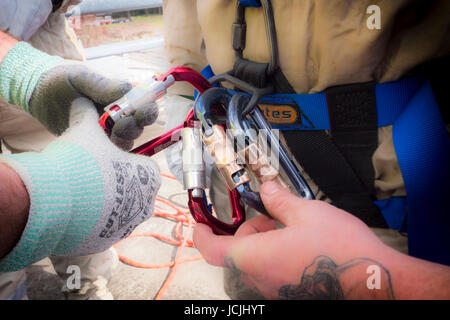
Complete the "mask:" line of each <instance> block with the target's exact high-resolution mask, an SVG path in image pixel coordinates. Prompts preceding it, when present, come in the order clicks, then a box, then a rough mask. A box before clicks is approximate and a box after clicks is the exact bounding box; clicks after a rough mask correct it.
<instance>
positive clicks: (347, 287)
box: [278, 255, 394, 300]
mask: <svg viewBox="0 0 450 320" xmlns="http://www.w3.org/2000/svg"><path fill="white" fill-rule="evenodd" d="M369 266H376V267H377V268H378V269H377V270H379V271H380V272H379V275H376V276H379V278H380V279H378V281H379V282H380V283H379V288H375V289H376V290H380V292H379V293H380V295H379V296H380V297H381V298H383V299H394V292H393V289H392V283H391V276H390V273H389V271H388V270H387V269H386V268H385V267H383V266H382V265H381V264H380V263H378V262H377V261H375V260H372V259H368V258H356V259H352V260H350V261H348V262H346V263H344V264H342V265H337V264H336V263H335V262H334V261H333V260H332V259H331V258H329V257H327V256H323V255H321V256H318V257H316V258H315V259H314V261H313V263H311V264H310V265H309V266H307V267H306V268H305V270H304V271H303V274H302V277H301V279H300V284H288V285H284V286H282V287H281V288H280V289H279V292H278V294H279V298H280V299H292V300H299V299H317V300H325V299H330V300H334V299H345V298H353V299H358V298H359V297H358V294H363V293H364V291H365V290H367V293H373V292H370V291H369V290H373V289H374V288H372V289H370V288H369V287H368V284H367V280H368V279H369V277H370V273H369V274H368V273H367V270H368V269H367V268H368V267H369ZM344 279H345V280H344ZM350 293H351V294H350ZM349 295H350V297H349ZM360 298H364V296H360Z"/></svg>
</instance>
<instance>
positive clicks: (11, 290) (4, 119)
mask: <svg viewBox="0 0 450 320" xmlns="http://www.w3.org/2000/svg"><path fill="white" fill-rule="evenodd" d="M80 2H81V1H80V0H64V1H61V4H60V7H59V9H57V10H56V11H54V12H53V13H52V14H51V15H50V16H49V17H48V19H47V20H46V22H45V24H43V25H42V26H41V27H40V28H39V29H38V30H37V31H36V32H35V33H34V34H33V35H32V36H31V38H30V39H29V40H28V42H29V43H30V44H31V45H33V46H34V47H35V48H37V49H39V50H42V51H44V52H46V53H48V54H50V55H57V56H60V57H62V58H65V59H69V60H77V61H85V56H84V49H83V47H82V45H81V43H79V41H78V39H77V37H76V34H75V32H74V30H73V29H72V28H71V27H70V26H69V25H68V23H67V22H66V19H65V17H64V13H65V12H66V11H67V9H68V8H69V6H72V5H76V4H78V3H80ZM55 139H56V136H54V135H53V134H51V133H50V132H49V131H48V130H47V129H46V128H45V127H44V126H43V125H42V124H41V123H40V122H39V121H38V120H36V119H35V118H33V117H32V116H31V115H30V114H29V113H27V112H25V111H24V110H23V109H22V108H20V107H18V106H14V105H10V104H8V103H6V102H5V101H4V100H3V99H2V98H0V140H1V141H2V142H3V145H4V146H6V148H7V149H8V150H9V151H10V152H12V153H20V152H27V151H33V152H40V151H41V150H43V149H44V148H45V146H47V145H48V144H49V143H50V142H52V141H54V140H55ZM4 151H6V150H4ZM50 259H51V261H52V264H53V267H54V268H55V271H56V273H57V274H58V275H59V277H60V278H61V279H62V280H63V281H64V284H65V285H64V288H63V292H64V294H65V296H66V297H67V298H69V299H107V300H110V299H113V296H112V294H111V292H109V290H108V288H107V283H108V281H109V280H110V278H111V276H112V267H113V266H114V265H115V264H117V263H118V258H117V254H116V253H115V252H114V249H110V250H108V251H105V252H103V253H98V254H93V255H89V256H84V257H50ZM71 265H76V266H78V267H80V274H81V279H80V280H81V288H80V290H69V289H68V288H67V286H66V281H67V279H68V278H69V277H70V276H71V275H72V273H68V271H67V270H68V267H69V266H71ZM11 298H14V299H27V294H26V272H25V270H20V271H16V272H0V299H2V300H4V299H11Z"/></svg>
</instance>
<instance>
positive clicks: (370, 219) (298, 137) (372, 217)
mask: <svg viewBox="0 0 450 320" xmlns="http://www.w3.org/2000/svg"><path fill="white" fill-rule="evenodd" d="M283 135H284V137H285V139H286V142H287V144H288V146H289V147H290V149H291V151H292V153H293V154H294V156H295V158H296V159H297V160H298V161H299V163H300V164H301V165H302V167H303V168H304V169H305V171H306V172H307V173H308V175H309V176H310V177H311V178H312V179H313V180H314V182H315V183H316V184H317V185H318V186H319V188H320V189H321V190H322V191H323V192H324V193H325V194H326V195H327V196H328V197H330V199H331V200H332V201H333V203H334V205H336V206H337V207H338V208H341V209H343V210H345V211H348V212H350V213H352V214H353V215H355V216H356V217H358V218H359V219H361V220H362V221H364V222H365V223H366V224H367V225H369V226H371V227H380V228H383V227H386V222H385V221H384V218H383V216H382V215H381V214H380V212H379V211H378V208H377V207H376V206H375V205H374V204H373V202H372V201H373V200H372V199H371V197H370V195H369V194H368V192H367V191H366V190H365V188H364V185H363V184H362V182H361V180H360V179H359V178H358V177H357V175H356V173H355V171H354V170H353V169H352V168H351V167H350V165H349V163H348V161H347V159H345V158H344V156H343V155H342V153H341V152H340V150H339V149H338V148H337V146H336V145H335V144H334V143H333V141H332V140H331V139H330V137H329V136H328V134H327V133H326V132H325V131H283Z"/></svg>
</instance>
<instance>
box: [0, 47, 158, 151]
mask: <svg viewBox="0 0 450 320" xmlns="http://www.w3.org/2000/svg"><path fill="white" fill-rule="evenodd" d="M131 88H132V85H131V84H130V83H128V82H123V81H118V80H112V79H108V78H105V77H103V76H101V75H100V74H98V73H96V72H94V71H92V70H91V69H90V68H88V67H87V66H86V65H84V64H82V63H79V62H74V61H69V60H64V59H62V58H60V57H56V56H49V55H48V54H46V53H43V52H41V51H39V50H36V49H35V48H33V47H32V46H31V45H29V44H27V43H25V42H19V43H18V44H17V45H16V46H15V47H14V48H12V49H11V50H10V51H9V52H8V54H7V55H6V57H5V59H4V60H3V62H2V64H1V65H0V96H2V97H3V98H4V99H5V100H6V101H7V102H9V103H10V104H15V105H18V106H21V107H22V108H23V109H24V110H25V111H27V112H29V113H30V114H31V115H32V116H33V117H35V118H37V119H38V120H39V121H40V122H41V123H42V124H43V125H44V126H45V127H46V128H47V129H48V130H49V131H50V132H52V133H53V134H56V135H60V134H61V133H63V132H64V131H65V130H66V129H67V127H68V124H69V112H70V107H71V104H72V102H73V101H74V100H75V99H77V98H80V97H87V98H89V99H91V100H92V101H93V102H94V103H95V105H96V107H97V110H98V112H99V114H101V113H103V112H104V111H103V108H104V107H105V106H107V105H109V104H110V103H112V102H114V101H116V100H118V99H119V98H121V97H122V96H124V95H125V94H126V93H127V92H128V91H130V89H131ZM157 117H158V107H157V105H156V104H155V103H150V104H148V105H145V106H142V107H141V108H140V109H138V110H137V111H136V112H135V113H134V114H133V115H131V116H129V117H126V118H123V119H121V120H120V121H118V122H117V123H116V124H115V126H114V127H113V129H112V131H113V135H112V137H111V140H112V141H113V142H114V143H116V144H117V145H118V146H120V147H121V148H122V149H130V148H131V147H132V145H133V140H134V139H136V138H137V137H138V136H139V135H140V134H141V133H142V132H143V128H144V126H147V125H150V124H152V123H153V122H154V121H155V120H156V118H157Z"/></svg>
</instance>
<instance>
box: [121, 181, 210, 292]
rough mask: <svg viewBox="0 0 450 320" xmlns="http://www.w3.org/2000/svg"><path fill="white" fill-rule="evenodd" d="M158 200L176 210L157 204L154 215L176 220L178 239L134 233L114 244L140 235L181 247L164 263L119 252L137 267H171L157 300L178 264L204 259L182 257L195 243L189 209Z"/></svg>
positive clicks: (126, 261) (154, 234) (129, 263)
mask: <svg viewBox="0 0 450 320" xmlns="http://www.w3.org/2000/svg"><path fill="white" fill-rule="evenodd" d="M161 176H163V177H165V178H169V179H173V180H176V178H174V177H172V176H169V175H167V174H161ZM156 201H157V202H160V203H163V204H164V205H166V206H168V207H170V208H172V209H174V210H175V213H170V212H166V211H165V209H164V208H162V207H160V206H158V205H157V204H155V212H154V216H158V217H162V218H166V219H169V220H172V221H174V222H176V225H175V227H174V233H175V237H176V239H173V238H169V237H165V236H163V235H160V234H157V233H133V234H131V235H130V236H128V237H127V238H125V239H123V240H121V241H119V242H118V243H116V244H115V245H114V248H116V249H117V246H118V245H119V244H120V243H121V242H123V241H126V240H128V239H132V238H138V237H153V238H156V239H159V240H161V241H164V242H166V243H169V244H171V245H174V246H178V247H179V248H178V249H177V253H176V255H175V259H174V260H173V261H170V262H169V263H164V264H146V263H141V262H137V261H134V260H132V259H130V258H127V257H125V256H123V255H121V254H119V253H118V256H119V259H120V260H121V261H122V262H124V263H126V264H128V265H130V266H133V267H136V268H143V269H162V268H171V270H170V272H169V275H168V276H167V278H166V280H165V281H164V282H163V284H162V285H161V287H160V289H159V290H158V293H157V294H156V296H155V300H160V299H161V297H162V295H163V294H164V293H165V292H166V291H167V288H168V287H169V285H170V283H171V282H172V280H173V278H174V276H175V273H176V270H177V267H178V265H179V264H182V263H186V262H192V261H198V260H202V259H203V257H202V256H200V255H199V256H195V257H191V258H182V255H183V251H184V248H185V247H193V246H194V243H193V242H192V241H191V240H189V237H190V236H191V232H192V227H193V226H194V225H195V220H194V219H193V218H192V216H191V215H190V213H189V211H183V210H181V209H180V208H178V207H177V206H175V205H174V204H173V203H171V202H169V201H167V200H164V199H162V198H156ZM186 225H187V227H188V228H187V232H186V233H185V234H184V233H183V226H186Z"/></svg>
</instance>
